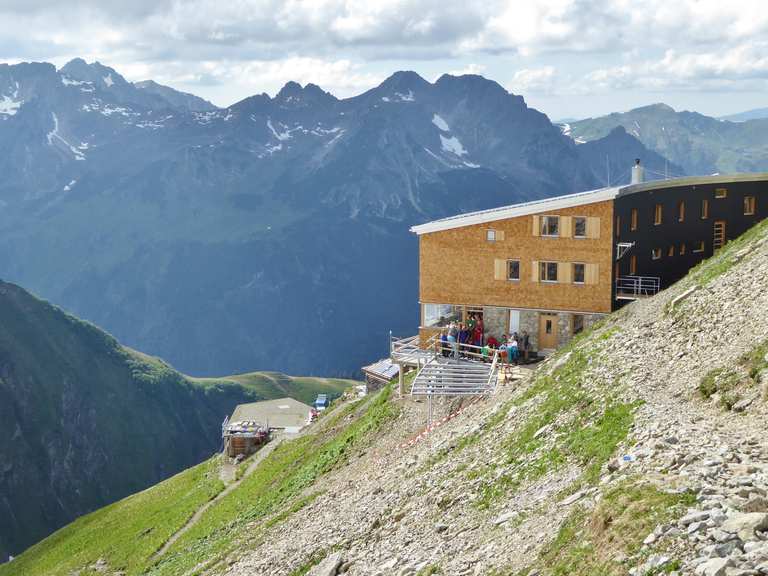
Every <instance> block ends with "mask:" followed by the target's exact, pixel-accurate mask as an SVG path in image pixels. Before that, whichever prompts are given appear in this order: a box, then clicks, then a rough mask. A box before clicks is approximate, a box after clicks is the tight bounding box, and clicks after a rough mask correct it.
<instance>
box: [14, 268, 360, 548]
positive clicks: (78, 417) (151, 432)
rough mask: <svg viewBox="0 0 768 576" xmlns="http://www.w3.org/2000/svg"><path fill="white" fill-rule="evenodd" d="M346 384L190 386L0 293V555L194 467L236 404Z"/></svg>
mask: <svg viewBox="0 0 768 576" xmlns="http://www.w3.org/2000/svg"><path fill="white" fill-rule="evenodd" d="M350 384H351V382H350V381H343V380H328V379H323V378H293V377H289V376H285V375H283V374H278V373H252V374H244V375H238V376H233V377H225V378H217V379H202V380H201V379H194V378H190V377H187V376H184V375H183V374H180V373H179V372H177V371H176V370H174V369H173V368H172V367H171V366H170V365H168V364H167V363H165V362H163V361H162V360H160V359H158V358H154V357H151V356H148V355H145V354H142V353H140V352H137V351H134V350H131V349H129V348H127V347H124V346H121V345H120V344H119V343H118V342H117V340H115V339H114V338H113V337H112V336H110V335H109V334H107V333H105V332H103V331H102V330H99V329H98V328H97V327H95V326H93V325H92V324H90V323H88V322H83V321H81V320H79V319H77V318H75V317H73V316H71V315H69V314H66V313H65V312H63V311H62V310H60V309H59V308H57V307H55V306H52V305H51V304H49V303H47V302H44V301H42V300H39V299H37V298H35V297H34V296H32V295H31V294H29V293H28V292H26V291H24V290H23V289H21V288H19V287H18V286H15V285H13V284H8V283H4V282H0V462H3V463H6V464H5V465H3V466H2V467H0V470H2V471H3V474H0V494H3V493H4V494H9V495H12V498H8V499H0V516H1V517H4V518H6V519H7V521H3V522H2V523H0V553H2V552H3V551H8V552H10V553H11V554H17V553H18V552H19V551H20V550H22V549H24V548H25V547H27V546H29V545H31V544H33V543H34V542H35V541H37V540H39V539H41V538H43V537H45V536H47V535H48V534H50V533H51V532H52V531H53V530H55V529H56V528H58V527H60V526H62V525H64V524H66V523H67V522H68V521H71V520H72V519H74V518H75V517H77V516H79V515H81V514H83V513H86V512H88V511H90V510H94V509H96V508H99V507H101V506H104V505H106V504H108V503H110V502H113V501H115V500H117V499H118V498H122V497H124V496H126V495H128V494H132V493H134V492H137V491H138V490H141V489H144V488H145V487H147V486H150V485H152V484H155V483H156V482H158V481H160V480H162V479H164V478H167V477H169V476H170V475H172V474H174V473H176V472H178V471H180V470H183V469H185V468H187V467H189V466H192V465H194V464H196V463H198V462H200V461H202V460H204V459H205V458H207V457H208V456H210V454H212V453H213V452H214V451H215V450H217V449H218V447H219V443H220V438H219V425H220V423H221V421H222V420H223V418H224V416H225V415H226V414H229V413H231V411H232V409H233V408H234V406H235V405H237V404H238V403H241V402H251V401H257V400H262V399H269V398H279V397H284V396H292V397H296V398H297V399H299V400H303V401H305V402H308V401H311V400H312V399H313V397H314V396H315V395H316V394H317V393H318V392H326V393H329V394H331V395H338V394H339V393H340V392H341V391H342V390H343V389H344V388H346V387H348V386H349V385H350ZM8 464H10V471H9V470H7V469H6V468H7V467H8ZM51 479H54V481H50V480H51Z"/></svg>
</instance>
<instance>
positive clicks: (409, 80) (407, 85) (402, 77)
mask: <svg viewBox="0 0 768 576" xmlns="http://www.w3.org/2000/svg"><path fill="white" fill-rule="evenodd" d="M427 86H430V83H429V82H427V81H426V80H425V79H424V78H422V77H421V76H419V74H418V73H416V72H414V71H412V70H400V71H398V72H395V73H394V74H392V75H391V76H390V77H389V78H387V79H386V80H384V82H382V83H381V87H386V88H395V89H399V90H403V89H405V90H418V89H421V88H424V87H427Z"/></svg>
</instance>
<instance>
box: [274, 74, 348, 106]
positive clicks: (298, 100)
mask: <svg viewBox="0 0 768 576" xmlns="http://www.w3.org/2000/svg"><path fill="white" fill-rule="evenodd" d="M275 100H276V101H278V102H280V103H281V104H291V105H293V106H308V105H310V104H324V103H328V102H335V101H336V97H335V96H333V95H332V94H330V93H329V92H326V91H325V90H323V89H322V88H320V86H318V85H317V84H312V83H310V84H307V85H306V86H304V87H303V88H302V87H301V84H299V83H298V82H294V81H293V80H290V81H288V82H286V84H285V86H283V87H282V88H281V89H280V92H278V93H277V96H275Z"/></svg>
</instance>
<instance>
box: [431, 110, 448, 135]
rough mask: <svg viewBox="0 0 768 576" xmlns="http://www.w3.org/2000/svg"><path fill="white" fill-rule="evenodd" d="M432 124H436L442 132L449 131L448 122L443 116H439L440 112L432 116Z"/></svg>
mask: <svg viewBox="0 0 768 576" xmlns="http://www.w3.org/2000/svg"><path fill="white" fill-rule="evenodd" d="M432 124H434V125H435V126H437V127H438V128H439V129H440V130H442V131H443V132H450V131H451V127H450V126H448V122H446V121H445V120H443V118H442V117H441V116H440V114H435V115H433V116H432Z"/></svg>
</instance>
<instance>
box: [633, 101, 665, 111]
mask: <svg viewBox="0 0 768 576" xmlns="http://www.w3.org/2000/svg"><path fill="white" fill-rule="evenodd" d="M631 112H663V113H672V114H674V113H675V109H674V108H672V106H670V105H669V104H664V103H663V102H656V103H655V104H648V105H647V106H640V107H639V108H634V109H632V110H631Z"/></svg>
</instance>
